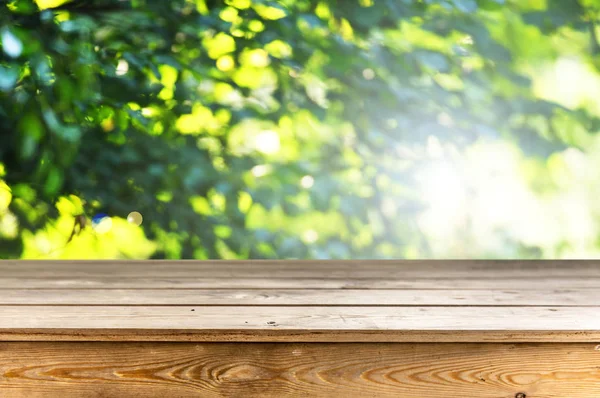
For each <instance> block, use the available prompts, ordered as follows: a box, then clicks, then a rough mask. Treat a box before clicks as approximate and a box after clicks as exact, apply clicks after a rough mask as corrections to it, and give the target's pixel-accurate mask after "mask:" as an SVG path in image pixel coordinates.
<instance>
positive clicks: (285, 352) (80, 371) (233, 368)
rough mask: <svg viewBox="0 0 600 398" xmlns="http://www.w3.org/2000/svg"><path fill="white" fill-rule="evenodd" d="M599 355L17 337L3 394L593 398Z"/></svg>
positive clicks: (17, 397) (534, 349)
mask: <svg viewBox="0 0 600 398" xmlns="http://www.w3.org/2000/svg"><path fill="white" fill-rule="evenodd" d="M599 359H600V351H598V348H597V346H596V345H594V344H391V343H373V344H360V345H357V344H346V343H340V344H314V343H313V344H297V343H285V344H272V343H271V344H248V343H219V344H208V343H204V344H197V343H179V344H178V343H153V344H150V343H30V342H26V343H15V342H13V343H0V392H1V394H0V395H1V396H2V397H3V398H39V397H61V398H70V397H73V398H75V397H163V398H171V397H244V398H245V397H261V398H262V397H274V398H279V397H350V396H352V397H403V398H423V397H427V398H453V397H477V398H504V397H505V398H514V397H527V398H559V397H560V398H567V397H568V398H597V397H598V396H600V369H599V367H598V363H599ZM519 394H521V395H519Z"/></svg>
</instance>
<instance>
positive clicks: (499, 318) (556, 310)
mask: <svg viewBox="0 0 600 398" xmlns="http://www.w3.org/2000/svg"><path fill="white" fill-rule="evenodd" d="M0 292H1V293H0V340H4V341H26V340H45V341H51V340H68V341H76V340H82V341H221V342H225V341H263V342H278V341H294V342H528V341H531V342H559V341H560V342H593V341H598V340H600V307H599V306H598V304H597V302H596V299H597V298H600V262H598V261H465V260H452V261H446V260H444V261H429V260H427V261H371V260H360V261H296V260H290V261H2V262H0Z"/></svg>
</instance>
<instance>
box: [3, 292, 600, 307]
mask: <svg viewBox="0 0 600 398" xmlns="http://www.w3.org/2000/svg"><path fill="white" fill-rule="evenodd" d="M599 298H600V297H599V293H598V291H596V290H593V289H581V290H560V289H556V290H552V289H547V290H445V291H443V292H440V291H439V290H438V289H430V290H427V289H407V290H393V289H381V290H373V289H371V290H367V289H314V290H313V289H246V290H242V289H4V290H0V305H85V306H87V305H139V306H149V305H175V306H177V305H186V306H213V305H221V306H225V305H232V306H233V305H235V306H264V305H269V306H274V305H280V306H315V305H318V306H349V305H352V306H374V305H375V306H470V307H471V306H483V307H485V306H513V307H515V306H516V307H519V306H522V307H527V306H552V307H588V306H597V305H600V300H599Z"/></svg>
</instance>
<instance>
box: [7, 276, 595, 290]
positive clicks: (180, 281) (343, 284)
mask: <svg viewBox="0 0 600 398" xmlns="http://www.w3.org/2000/svg"><path fill="white" fill-rule="evenodd" d="M23 288H25V289H149V288H155V289H443V290H445V289H453V290H456V289H459V290H482V289H489V290H510V289H517V290H546V291H547V290H549V289H553V290H565V289H567V290H573V289H595V290H599V289H600V278H545V277H539V278H531V279H514V278H510V279H503V278H495V279H494V278H486V279H475V278H471V279H467V278H456V279H436V278H427V279H412V278H397V279H394V278H392V277H389V278H384V279H372V278H368V279H358V278H357V279H348V278H339V279H331V278H330V279H323V278H311V279H306V278H296V279H293V278H275V277H272V278H265V277H256V278H241V277H240V278H237V277H230V278H224V277H222V278H205V277H168V276H165V277H164V278H158V277H147V276H145V275H144V274H142V275H141V276H139V277H122V276H118V275H113V276H110V277H109V276H105V277H83V276H82V277H68V276H65V277H33V276H24V277H14V278H8V277H5V276H3V275H0V289H23ZM0 294H2V292H0Z"/></svg>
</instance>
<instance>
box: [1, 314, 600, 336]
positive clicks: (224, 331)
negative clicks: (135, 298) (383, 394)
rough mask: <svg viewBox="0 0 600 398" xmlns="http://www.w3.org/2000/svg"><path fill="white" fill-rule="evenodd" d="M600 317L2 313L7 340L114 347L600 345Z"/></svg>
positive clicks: (551, 315)
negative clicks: (122, 342)
mask: <svg viewBox="0 0 600 398" xmlns="http://www.w3.org/2000/svg"><path fill="white" fill-rule="evenodd" d="M599 315H600V307H322V306H312V307H311V306H305V307H266V306H261V307H239V306H232V307H229V306H228V307H218V306H212V307H191V306H189V307H188V306H151V307H146V306H85V307H84V306H0V339H4V340H28V339H52V338H53V336H54V335H55V334H57V332H58V334H62V335H63V336H69V334H70V335H71V336H82V335H85V336H87V337H86V338H93V336H94V335H95V334H97V335H98V336H100V337H98V339H103V338H107V339H109V340H110V339H112V337H111V336H112V335H115V334H116V335H120V336H127V339H129V338H131V339H134V340H135V339H138V338H140V337H139V335H141V334H145V335H147V336H152V335H153V334H155V336H156V337H155V338H156V339H157V340H161V339H163V338H164V336H170V337H169V338H170V339H178V340H189V339H190V338H191V339H197V340H198V341H228V340H230V339H232V338H234V337H232V336H235V338H239V339H241V341H245V340H250V341H270V339H271V341H273V340H272V339H274V338H276V337H277V335H278V333H280V332H282V331H285V332H290V333H288V334H286V333H284V334H280V336H279V337H280V339H284V340H285V338H287V339H290V340H288V341H315V339H316V341H331V342H336V341H372V339H373V338H374V335H377V334H382V335H383V336H384V337H383V338H385V339H388V341H407V339H410V340H408V341H432V340H431V339H433V338H434V337H435V335H432V334H431V333H428V332H448V333H453V334H454V335H455V337H451V338H454V339H456V341H461V339H462V337H460V335H461V333H464V332H468V331H470V332H473V333H470V334H468V335H467V336H468V338H469V339H474V340H471V341H476V342H480V341H496V340H498V339H503V340H501V341H512V340H511V335H512V334H513V333H512V332H515V333H516V334H515V335H514V336H515V337H514V338H515V339H517V340H518V341H521V339H522V338H523V336H526V338H529V339H530V340H528V341H536V339H542V338H546V337H544V336H550V335H552V336H554V337H555V338H556V340H559V341H594V340H597V339H600V316H599ZM165 332H166V333H165ZM475 332H477V333H475ZM548 332H552V333H550V334H549V333H548ZM178 335H180V336H181V337H178ZM443 337H444V338H447V336H446V335H443ZM121 338H122V337H121ZM462 341H464V340H462Z"/></svg>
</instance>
